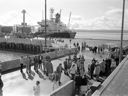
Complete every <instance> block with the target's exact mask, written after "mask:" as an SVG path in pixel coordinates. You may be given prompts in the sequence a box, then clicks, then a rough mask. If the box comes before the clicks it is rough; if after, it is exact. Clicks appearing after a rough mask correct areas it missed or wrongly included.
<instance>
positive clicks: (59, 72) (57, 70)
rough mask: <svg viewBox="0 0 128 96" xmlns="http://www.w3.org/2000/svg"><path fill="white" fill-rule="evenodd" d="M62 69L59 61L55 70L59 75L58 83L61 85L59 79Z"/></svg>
mask: <svg viewBox="0 0 128 96" xmlns="http://www.w3.org/2000/svg"><path fill="white" fill-rule="evenodd" d="M62 70H64V69H63V68H62V64H61V63H60V64H59V65H58V66H57V68H56V72H57V73H58V75H59V80H58V81H59V85H61V81H60V79H61V73H62Z"/></svg>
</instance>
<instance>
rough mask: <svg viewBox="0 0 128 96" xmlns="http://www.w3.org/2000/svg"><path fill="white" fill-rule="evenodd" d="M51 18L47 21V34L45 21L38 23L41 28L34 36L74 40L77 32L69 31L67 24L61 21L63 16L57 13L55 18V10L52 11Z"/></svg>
mask: <svg viewBox="0 0 128 96" xmlns="http://www.w3.org/2000/svg"><path fill="white" fill-rule="evenodd" d="M50 12H51V17H50V20H46V30H47V31H46V33H45V20H42V21H41V22H38V24H39V25H40V27H39V28H38V32H36V33H35V34H34V35H35V36H39V37H45V36H46V37H50V38H74V37H75V35H76V32H74V31H73V30H71V29H69V28H68V26H66V24H64V23H63V22H62V21H61V15H60V14H59V13H57V14H56V15H55V18H53V13H54V9H53V8H51V9H50Z"/></svg>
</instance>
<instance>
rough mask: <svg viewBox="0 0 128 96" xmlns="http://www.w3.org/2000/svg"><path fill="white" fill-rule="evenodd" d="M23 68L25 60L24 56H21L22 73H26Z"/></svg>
mask: <svg viewBox="0 0 128 96" xmlns="http://www.w3.org/2000/svg"><path fill="white" fill-rule="evenodd" d="M23 66H24V58H23V56H21V58H20V72H21V73H24V72H23Z"/></svg>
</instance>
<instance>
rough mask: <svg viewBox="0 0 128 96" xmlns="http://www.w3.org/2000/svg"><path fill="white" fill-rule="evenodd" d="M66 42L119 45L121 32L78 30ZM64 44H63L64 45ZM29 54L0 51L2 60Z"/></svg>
mask: <svg viewBox="0 0 128 96" xmlns="http://www.w3.org/2000/svg"><path fill="white" fill-rule="evenodd" d="M123 38H124V40H125V41H124V42H123V43H124V44H125V45H128V32H127V31H125V32H124V35H123ZM63 40H64V41H65V42H64V44H68V45H73V43H77V42H78V43H82V42H86V43H87V45H90V46H98V45H102V44H111V45H116V44H117V45H119V44H120V32H119V31H118V32H115V31H114V32H113V31H111V32H107V31H103V32H98V31H96V32H95V31H93V32H88V31H84V32H77V34H76V36H75V39H72V41H71V43H70V39H63ZM64 44H62V45H64ZM25 55H28V54H24V53H15V52H7V51H0V61H8V60H12V59H17V58H20V56H25Z"/></svg>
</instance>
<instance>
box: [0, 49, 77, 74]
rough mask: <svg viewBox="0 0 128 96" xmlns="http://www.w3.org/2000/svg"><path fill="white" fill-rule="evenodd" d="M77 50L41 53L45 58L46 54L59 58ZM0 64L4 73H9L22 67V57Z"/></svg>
mask: <svg viewBox="0 0 128 96" xmlns="http://www.w3.org/2000/svg"><path fill="white" fill-rule="evenodd" d="M76 52H77V50H76V48H72V49H60V50H56V51H53V52H48V53H44V54H41V55H42V56H43V57H44V58H45V57H46V56H50V58H51V59H52V60H53V59H57V58H61V57H64V56H67V55H71V54H74V53H76ZM33 56H34V55H33ZM0 64H1V66H2V74H6V73H9V72H13V71H16V70H18V69H19V68H20V59H16V60H10V61H5V62H0Z"/></svg>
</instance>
